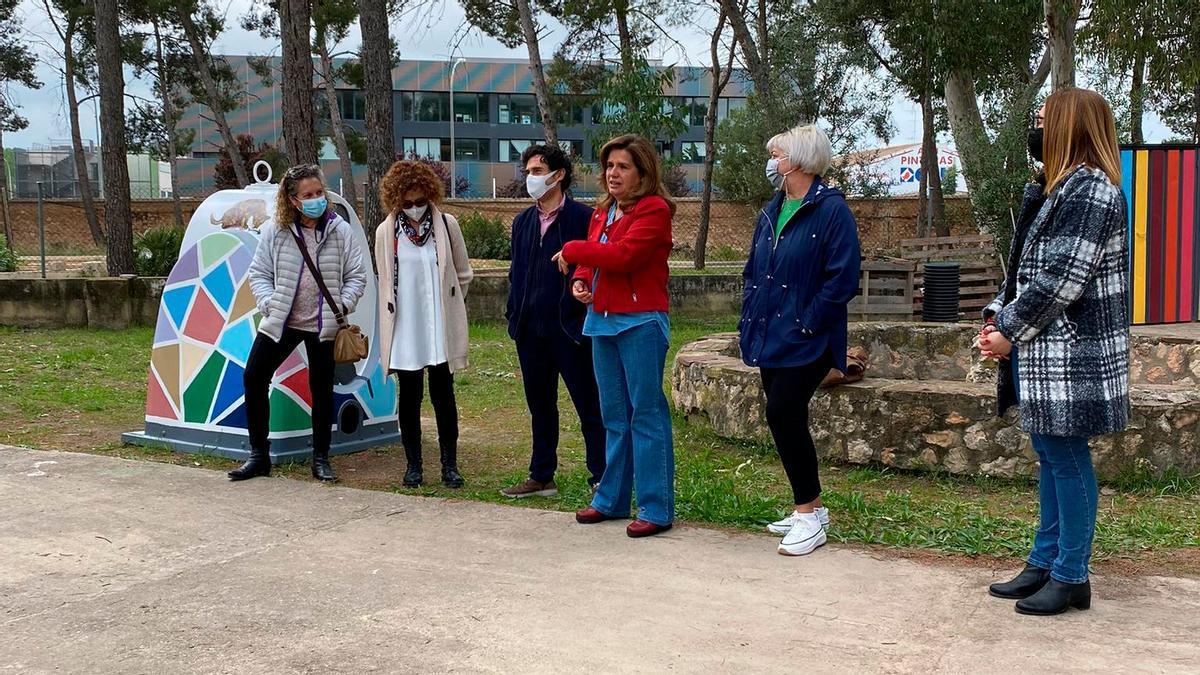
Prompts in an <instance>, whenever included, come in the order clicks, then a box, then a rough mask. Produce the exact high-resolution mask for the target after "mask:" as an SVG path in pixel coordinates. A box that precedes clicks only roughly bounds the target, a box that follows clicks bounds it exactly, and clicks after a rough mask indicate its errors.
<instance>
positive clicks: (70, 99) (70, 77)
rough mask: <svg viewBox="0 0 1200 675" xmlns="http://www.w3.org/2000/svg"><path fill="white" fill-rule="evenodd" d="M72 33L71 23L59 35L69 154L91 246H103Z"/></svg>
mask: <svg viewBox="0 0 1200 675" xmlns="http://www.w3.org/2000/svg"><path fill="white" fill-rule="evenodd" d="M75 31H76V26H75V24H74V20H73V19H72V20H71V23H70V24H68V26H67V29H66V31H65V32H64V35H63V75H64V77H63V84H64V85H65V88H66V90H67V115H68V119H69V120H70V124H71V151H72V152H71V154H72V155H73V157H74V160H75V179H76V181H77V182H78V183H79V196H80V199H81V200H83V215H84V218H86V219H87V224H88V231H89V232H91V233H92V242H93V243H95V244H96V245H97V246H103V245H104V231H103V230H101V229H100V220H99V219H98V218H97V217H96V200H95V198H94V197H93V195H92V178H91V176H90V175H88V165H87V158H86V157H85V156H84V154H83V134H82V133H81V132H80V130H79V96H78V93H77V92H76V90H75V67H76V62H75V45H74V42H75Z"/></svg>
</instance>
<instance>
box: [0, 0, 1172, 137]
mask: <svg viewBox="0 0 1200 675" xmlns="http://www.w3.org/2000/svg"><path fill="white" fill-rule="evenodd" d="M226 1H227V3H228V4H227V5H224V7H226V8H227V9H226V14H227V16H228V17H229V20H228V22H227V23H228V25H229V30H228V31H227V32H226V33H225V34H224V35H222V36H221V38H220V39H219V40H218V41H217V43H216V51H217V52H218V53H226V54H245V53H247V52H249V53H252V54H266V53H278V45H277V44H271V43H269V42H265V41H264V40H263V39H262V38H261V37H259V36H258V35H257V34H255V33H248V32H246V31H244V30H242V29H241V28H240V27H239V26H238V23H239V19H240V17H241V16H242V15H243V14H245V12H246V10H247V9H248V8H249V7H250V5H251V2H250V0H226ZM17 11H18V12H19V13H20V14H21V16H22V18H23V20H24V24H25V25H26V26H28V27H29V34H30V41H29V44H30V45H31V46H32V47H33V48H34V49H36V50H37V51H38V53H39V54H40V55H41V56H43V58H44V59H46V60H51V59H52V58H53V57H52V56H51V53H50V52H48V50H47V49H46V48H45V47H44V45H43V44H40V42H41V41H43V40H46V39H48V38H49V36H51V35H54V32H53V29H52V27H51V26H50V24H49V22H48V21H47V19H46V16H45V10H44V9H43V8H42V4H41V2H40V0H22V2H21V4H20V6H19V8H18V10H17ZM694 21H696V22H699V23H701V24H711V23H713V22H715V16H703V15H699V16H695V17H694ZM464 22H465V21H464V14H463V11H462V8H461V7H459V5H458V4H457V2H444V3H441V4H440V6H439V8H438V9H436V10H424V11H422V12H420V13H417V14H413V15H409V16H406V17H404V18H403V19H402V20H400V21H396V22H393V24H392V34H393V35H395V36H396V37H397V39H398V41H399V43H400V46H401V56H402V57H403V58H411V59H446V58H448V57H449V51H450V48H451V47H450V45H452V44H454V43H455V42H458V44H459V50H460V52H461V54H462V55H463V56H465V57H466V58H468V59H470V58H471V57H491V58H500V57H511V58H526V57H527V56H528V53H527V52H526V50H525V48H524V47H523V46H522V47H520V48H518V49H508V48H506V47H505V46H503V45H501V44H500V43H498V42H496V41H495V40H493V39H491V38H489V37H487V36H484V35H482V34H481V33H479V31H471V32H470V33H469V34H468V35H466V36H465V37H464V36H463V31H464ZM547 30H548V34H547V36H546V37H545V38H543V42H542V53H543V54H544V55H547V56H548V55H549V54H550V53H552V52H553V50H554V49H555V48H556V47H557V46H558V45H559V43H560V42H561V41H562V40H563V38H564V36H565V32H564V31H563V29H562V28H561V27H560V26H557V25H551V26H549V27H548V29H547ZM405 31H407V33H406V32H405ZM674 37H675V38H676V39H677V40H678V43H679V44H678V45H670V46H660V47H658V53H655V54H652V57H655V58H660V59H662V60H663V61H664V62H665V63H680V64H683V63H690V64H696V65H707V62H708V60H709V57H708V49H709V44H708V43H709V39H708V37H707V35H706V34H705V33H704V31H703V30H701V29H699V28H693V29H681V30H678V31H676V32H675V34H674ZM55 39H57V38H55ZM358 43H359V35H358V27H357V25H356V26H354V27H353V32H352V33H351V35H350V36H349V37H348V38H347V40H346V41H345V43H344V44H345V46H346V47H348V48H351V49H354V48H357V46H358ZM38 75H39V78H40V79H41V80H42V82H43V87H42V88H41V89H39V90H28V89H24V88H22V87H14V88H13V89H12V90H11V91H12V93H13V95H14V98H15V99H16V100H17V102H18V104H19V105H20V106H21V112H22V114H23V115H24V116H25V117H26V118H27V119H29V128H27V129H25V130H23V131H19V132H14V133H8V134H5V137H4V141H5V146H6V147H29V146H30V145H32V144H35V143H50V142H63V141H64V140H65V139H69V138H70V125H69V124H68V121H67V111H66V102H65V94H64V92H63V87H62V80H61V76H59V75H58V73H56V72H55V70H54V68H53V67H52V66H50V65H47V64H46V63H42V64H39V69H38ZM126 79H127V82H126V89H127V92H128V93H130V94H135V95H143V96H149V95H150V92H149V89H148V87H147V86H146V85H145V84H144V83H141V82H138V81H136V80H133V79H132V78H131V77H130V74H128V73H127V75H126ZM1152 117H1153V116H1152V115H1151V116H1148V119H1147V124H1146V135H1147V140H1148V141H1151V142H1153V141H1158V140H1163V139H1165V138H1166V137H1167V136H1169V133H1168V132H1167V130H1166V129H1165V128H1164V127H1163V126H1162V125H1161V124H1160V123H1158V121H1157V119H1152ZM80 118H81V126H82V134H83V137H84V138H85V139H90V140H94V139H95V138H96V137H97V133H96V107H95V102H94V100H93V101H92V102H88V103H85V104H84V105H83V106H82V108H81V110H80ZM892 123H893V126H894V127H895V130H896V135H895V137H894V138H893V139H892V142H893V143H908V142H918V141H920V138H921V118H920V114H919V111H918V110H917V108H916V106H914V105H912V104H910V103H907V102H905V101H903V100H898V101H897V102H896V107H895V108H894V109H893V114H892ZM945 140H948V139H943V141H945Z"/></svg>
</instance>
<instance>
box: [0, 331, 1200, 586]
mask: <svg viewBox="0 0 1200 675" xmlns="http://www.w3.org/2000/svg"><path fill="white" fill-rule="evenodd" d="M736 323H737V320H736V317H719V318H710V319H694V318H687V319H679V320H677V322H676V323H675V324H674V326H673V328H672V335H671V343H672V349H671V354H670V359H671V360H673V359H674V355H675V352H676V351H677V350H678V348H679V347H680V346H681V345H682V344H685V343H687V342H690V341H692V340H695V339H697V338H699V337H701V336H703V335H705V334H708V333H712V332H717V331H726V330H733V329H734V328H735V325H736ZM151 339H152V333H151V331H150V330H149V329H131V330H125V331H99V330H89V331H81V330H36V331H16V330H11V329H0V417H2V419H3V420H4V424H3V425H2V427H0V443H6V444H11V445H22V446H28V447H35V448H45V449H59V450H74V451H82V452H95V453H100V454H106V455H114V456H121V457H129V458H137V459H148V460H153V461H166V462H174V463H178V464H189V465H197V466H202V467H206V468H212V469H220V470H227V469H228V468H230V467H232V466H234V463H232V462H229V461H226V460H222V459H216V458H211V457H197V456H190V455H181V454H175V453H170V452H165V451H162V450H150V449H143V448H137V447H132V446H122V445H121V444H120V441H119V434H120V433H121V432H123V431H128V430H131V429H139V428H141V426H142V416H143V406H144V396H145V378H146V368H147V364H148V361H149V357H150V343H151ZM471 363H472V366H471V368H469V369H468V370H467V371H465V372H462V373H459V374H458V375H457V376H456V393H457V398H458V402H459V408H460V415H461V436H462V438H461V441H460V448H461V449H460V459H459V463H460V467H461V469H462V471H463V473H464V474H465V475H466V477H467V481H468V482H467V487H466V488H464V489H463V490H448V489H444V488H442V487H441V486H440V484H437V485H436V486H431V487H426V488H422V489H420V490H404V489H402V488H401V487H400V485H399V483H400V478H401V475H402V474H403V471H404V453H403V451H402V449H401V448H400V447H399V446H389V447H384V448H376V449H374V450H370V451H367V452H362V453H358V454H356V455H349V456H342V457H337V458H335V459H334V466H335V468H336V469H337V471H338V473H339V475H340V477H341V483H342V484H343V485H347V486H350V487H359V488H367V489H377V490H393V491H397V492H408V493H417V494H423V495H436V496H444V497H457V498H462V499H473V500H480V501H489V502H507V501H508V500H506V499H505V498H503V497H502V496H500V494H499V493H498V490H499V489H500V488H501V487H504V486H506V485H508V484H510V483H512V482H516V481H518V480H520V479H522V478H524V477H525V470H526V467H527V465H528V461H529V443H530V431H529V423H528V412H527V410H526V409H525V400H524V395H523V393H522V389H521V383H520V381H519V379H518V378H519V373H518V369H517V357H516V351H515V349H514V347H513V344H512V342H511V341H510V340H509V339H508V336H507V334H506V333H505V330H504V328H503V326H501V325H500V324H495V323H487V324H477V325H473V326H472V327H471ZM560 409H561V410H562V412H563V414H562V417H561V419H562V440H561V446H562V447H561V450H560V465H561V468H560V474H559V477H558V482H559V490H560V495H559V497H558V498H555V499H528V500H523V501H521V502H520V503H519V504H520V505H521V506H533V507H539V508H549V509H559V510H564V511H566V510H574V509H577V508H581V507H583V506H584V505H586V497H587V490H586V480H585V479H586V471H585V469H584V466H583V445H582V440H581V437H580V434H579V425H578V422H577V420H576V419H575V416H574V413H573V412H571V411H572V408H571V406H570V402H569V399H568V398H567V396H566V392H565V388H564V390H563V391H562V394H561V407H560ZM432 417H433V415H432V409H431V408H429V404H428V402H426V410H425V422H424V430H425V437H426V448H427V455H428V456H427V457H426V469H427V475H428V476H430V477H436V476H437V469H438V465H437V456H436V454H437V453H436V443H435V442H434V438H435V437H436V431H435V428H434V425H433V419H432ZM675 443H676V458H677V475H676V494H677V509H678V516H679V518H680V519H681V520H684V521H689V522H693V523H704V524H709V525H715V526H721V527H729V528H736V529H748V530H758V529H760V528H761V526H762V524H763V523H764V522H766V521H768V520H771V519H774V518H776V517H777V516H778V515H779V514H781V513H782V512H783V511H784V510H785V509H786V508H787V502H788V496H789V491H788V489H787V483H786V480H785V479H784V476H783V472H782V469H781V468H780V466H779V463H778V461H777V459H776V458H775V457H774V451H773V448H771V447H769V446H762V445H755V444H746V443H739V442H734V441H730V440H728V439H724V438H720V437H718V436H717V435H715V434H714V433H713V432H712V431H711V429H710V428H709V427H708V425H707V424H706V423H705V422H704V421H702V420H690V421H689V420H685V419H683V418H682V417H679V416H676V419H675ZM279 473H280V474H282V475H284V476H288V477H292V478H296V479H301V480H310V478H308V468H307V466H305V465H293V466H284V467H281V468H280V471H279ZM822 481H823V484H824V489H825V492H824V495H823V497H824V499H825V501H826V504H827V505H828V506H829V507H830V509H831V511H832V512H833V516H834V526H833V528H832V529H831V530H830V537H831V539H833V540H835V541H839V542H844V543H852V544H859V545H872V546H883V547H890V548H893V549H898V550H901V551H903V552H904V554H905V555H917V556H922V555H930V554H937V555H945V554H949V555H951V556H954V557H956V558H958V559H961V560H967V561H969V560H972V559H974V560H982V561H985V562H987V564H989V565H994V564H1009V563H1000V562H998V561H995V560H994V558H1013V557H1019V556H1021V555H1023V554H1024V553H1025V552H1026V551H1027V549H1028V546H1029V542H1030V541H1031V538H1032V533H1033V529H1034V525H1035V523H1036V520H1037V489H1036V485H1035V484H1033V483H1030V482H1028V481H1007V480H998V479H987V478H978V479H972V478H961V477H951V476H945V475H930V474H914V473H907V472H899V471H893V470H889V469H886V468H880V467H853V466H836V465H835V466H824V467H823V473H822ZM764 536H766V535H764ZM1095 550H1096V556H1095V560H1096V563H1097V566H1098V567H1099V568H1100V569H1102V570H1111V571H1120V572H1130V573H1142V572H1146V573H1164V572H1175V573H1183V574H1200V477H1184V476H1168V477H1166V478H1158V479H1150V478H1147V477H1136V476H1134V477H1129V478H1127V479H1124V480H1121V481H1117V482H1115V483H1113V484H1110V485H1106V486H1104V487H1103V492H1102V498H1101V505H1100V515H1099V522H1098V528H1097V537H1096V544H1095ZM967 556H973V557H974V558H968V557H967Z"/></svg>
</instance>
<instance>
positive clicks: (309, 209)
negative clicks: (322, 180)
mask: <svg viewBox="0 0 1200 675" xmlns="http://www.w3.org/2000/svg"><path fill="white" fill-rule="evenodd" d="M328 208H329V200H328V199H326V198H325V196H324V195H322V196H320V197H314V198H313V199H304V200H302V201H301V202H300V212H301V213H303V214H304V215H306V216H308V217H309V218H318V217H320V216H322V215H324V213H325V211H326V210H327V209H328Z"/></svg>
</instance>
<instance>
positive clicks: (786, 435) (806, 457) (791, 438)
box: [760, 353, 833, 504]
mask: <svg viewBox="0 0 1200 675" xmlns="http://www.w3.org/2000/svg"><path fill="white" fill-rule="evenodd" d="M832 367H833V359H832V357H830V356H829V354H828V353H826V354H825V355H824V356H822V357H821V358H819V359H817V360H816V361H813V362H812V363H809V364H807V365H803V366H796V367H794V368H762V369H761V371H760V374H761V375H762V384H763V391H764V392H765V393H766V395H767V426H769V427H770V428H771V437H772V438H774V439H775V448H776V450H777V451H778V452H779V460H780V461H781V462H783V470H784V472H786V473H787V477H788V482H790V483H791V484H792V496H793V498H794V499H795V502H794V503H796V504H807V503H809V502H811V501H813V500H815V499H816V498H817V497H820V496H821V478H820V476H818V475H817V448H816V445H814V444H813V439H812V434H811V433H809V430H808V404H809V402H810V401H812V397H813V394H815V393H817V389H818V388H820V386H821V381H822V380H824V379H825V376H826V375H828V374H829V369H830V368H832Z"/></svg>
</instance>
